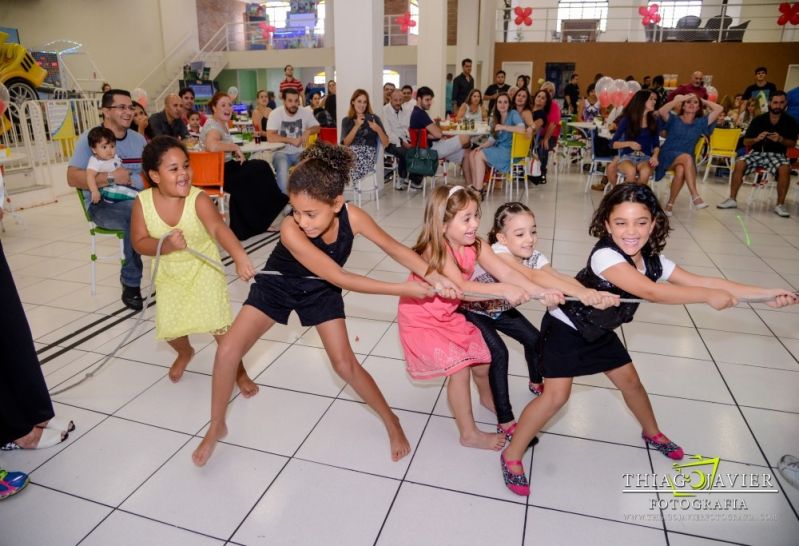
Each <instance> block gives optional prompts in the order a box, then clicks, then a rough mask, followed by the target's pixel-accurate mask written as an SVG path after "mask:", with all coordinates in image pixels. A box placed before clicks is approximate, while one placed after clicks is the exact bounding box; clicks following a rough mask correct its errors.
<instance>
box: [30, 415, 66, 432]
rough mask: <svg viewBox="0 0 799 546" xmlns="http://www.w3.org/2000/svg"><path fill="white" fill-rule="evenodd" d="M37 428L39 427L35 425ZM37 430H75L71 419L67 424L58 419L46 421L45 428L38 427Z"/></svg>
mask: <svg viewBox="0 0 799 546" xmlns="http://www.w3.org/2000/svg"><path fill="white" fill-rule="evenodd" d="M36 426H37V427H39V425H36ZM39 428H51V429H53V430H59V431H61V432H72V431H73V430H75V421H72V420H71V419H70V420H69V421H68V422H67V421H64V420H63V419H59V418H58V417H53V418H52V419H50V420H49V421H47V426H46V427H39Z"/></svg>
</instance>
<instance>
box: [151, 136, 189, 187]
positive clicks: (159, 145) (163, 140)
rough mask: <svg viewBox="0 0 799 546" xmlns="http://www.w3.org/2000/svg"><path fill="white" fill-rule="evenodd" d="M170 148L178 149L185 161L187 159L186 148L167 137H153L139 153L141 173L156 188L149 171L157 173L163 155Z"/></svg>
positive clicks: (174, 139) (177, 141)
mask: <svg viewBox="0 0 799 546" xmlns="http://www.w3.org/2000/svg"><path fill="white" fill-rule="evenodd" d="M172 148H180V149H181V150H182V151H183V153H184V154H186V159H188V158H189V152H188V151H187V150H186V146H184V145H183V143H182V142H181V141H179V140H178V139H176V138H175V137H171V136H167V135H159V136H157V137H155V138H154V139H152V140H151V141H150V142H149V143H147V146H145V147H144V151H142V153H141V172H142V175H143V176H144V177H145V178H146V179H147V182H149V183H150V184H151V185H153V186H157V185H158V184H156V183H155V182H153V180H152V178H150V171H156V172H158V167H159V166H160V165H161V160H162V159H163V157H164V154H166V153H167V152H168V151H169V150H171V149H172Z"/></svg>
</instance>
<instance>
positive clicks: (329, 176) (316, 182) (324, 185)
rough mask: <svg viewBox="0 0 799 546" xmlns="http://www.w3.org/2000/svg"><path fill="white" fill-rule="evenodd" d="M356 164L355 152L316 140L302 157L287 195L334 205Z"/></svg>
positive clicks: (291, 178) (293, 173) (295, 169)
mask: <svg viewBox="0 0 799 546" xmlns="http://www.w3.org/2000/svg"><path fill="white" fill-rule="evenodd" d="M354 163H355V158H354V157H353V155H352V152H350V151H349V149H347V148H345V147H344V146H334V145H332V144H327V143H325V142H323V141H320V140H317V141H316V144H314V145H313V146H309V147H308V148H306V149H305V151H304V152H302V154H300V162H299V163H298V164H297V166H296V167H295V168H294V171H292V173H291V176H289V183H288V192H289V194H292V193H295V194H296V193H306V194H308V196H309V197H311V198H313V199H316V200H318V201H322V202H324V203H331V204H332V203H333V201H334V200H335V199H336V197H338V196H339V195H341V194H343V193H344V186H346V185H347V182H349V180H350V169H352V166H353V164H354Z"/></svg>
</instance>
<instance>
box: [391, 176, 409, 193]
mask: <svg viewBox="0 0 799 546" xmlns="http://www.w3.org/2000/svg"><path fill="white" fill-rule="evenodd" d="M406 187H408V180H407V179H405V178H399V177H398V178H397V180H396V181H395V182H394V189H395V190H397V191H404V190H405V188H406Z"/></svg>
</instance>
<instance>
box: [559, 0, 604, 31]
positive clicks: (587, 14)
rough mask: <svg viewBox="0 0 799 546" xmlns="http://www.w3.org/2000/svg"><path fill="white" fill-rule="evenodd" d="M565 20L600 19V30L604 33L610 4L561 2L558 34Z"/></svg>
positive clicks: (583, 0) (579, 0)
mask: <svg viewBox="0 0 799 546" xmlns="http://www.w3.org/2000/svg"><path fill="white" fill-rule="evenodd" d="M565 19H599V29H600V30H602V31H604V30H605V29H606V27H607V24H608V2H607V0H605V1H604V2H603V1H601V0H559V2H558V32H560V30H561V26H560V24H561V22H562V21H563V20H565Z"/></svg>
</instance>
